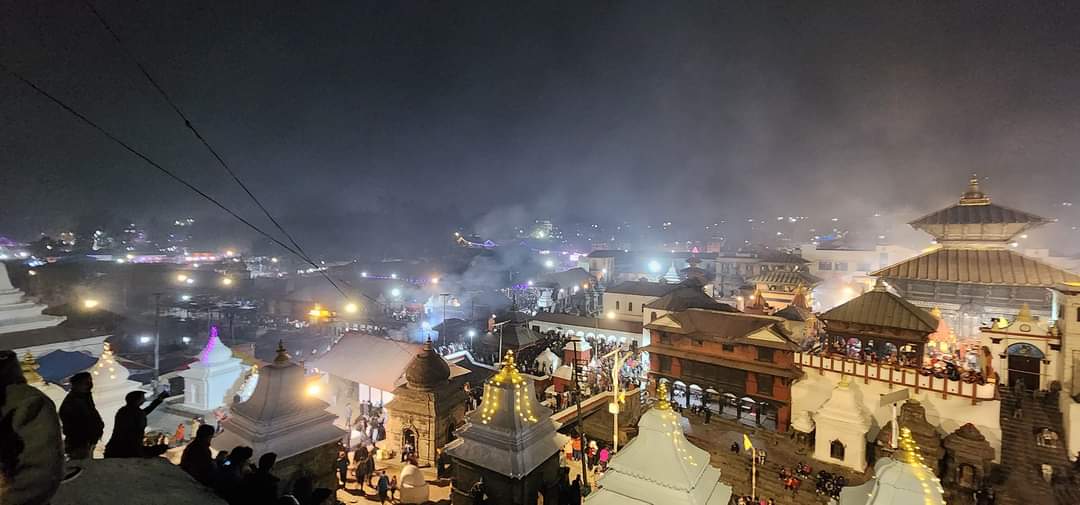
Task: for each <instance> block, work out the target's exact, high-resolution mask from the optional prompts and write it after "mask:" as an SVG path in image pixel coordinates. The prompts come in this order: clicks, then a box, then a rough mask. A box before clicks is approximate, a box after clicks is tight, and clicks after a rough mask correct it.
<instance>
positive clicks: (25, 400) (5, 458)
mask: <svg viewBox="0 0 1080 505" xmlns="http://www.w3.org/2000/svg"><path fill="white" fill-rule="evenodd" d="M2 266H3V265H2V264H0V267H2ZM2 273H3V270H2V269H0V274H2ZM63 473H64V448H63V442H62V441H61V439H60V419H59V418H58V417H57V416H56V404H54V403H53V402H52V400H50V399H49V397H48V396H45V393H42V392H41V391H40V390H38V389H37V388H35V387H34V386H31V385H29V384H27V383H26V379H25V378H24V377H23V373H22V367H21V366H20V363H19V360H18V358H16V356H15V353H14V352H11V351H0V503H2V504H5V505H6V504H8V503H13V504H14V503H18V504H20V505H44V504H46V503H48V502H49V500H50V499H51V498H52V496H53V495H54V494H56V490H57V489H58V488H59V487H60V479H61V478H62V477H63Z"/></svg>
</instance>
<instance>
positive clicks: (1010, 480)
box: [998, 388, 1078, 505]
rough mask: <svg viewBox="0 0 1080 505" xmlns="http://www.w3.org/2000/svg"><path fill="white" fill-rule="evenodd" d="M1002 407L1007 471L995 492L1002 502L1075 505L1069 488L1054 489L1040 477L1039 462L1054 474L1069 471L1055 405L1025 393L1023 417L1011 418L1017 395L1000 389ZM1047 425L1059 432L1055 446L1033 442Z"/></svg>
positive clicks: (1006, 504)
mask: <svg viewBox="0 0 1080 505" xmlns="http://www.w3.org/2000/svg"><path fill="white" fill-rule="evenodd" d="M1000 394H1001V396H1002V408H1001V415H1000V421H1001V466H1002V467H1003V468H1004V469H1005V470H1006V471H1007V472H1008V475H1007V477H1006V480H1005V484H1004V485H1003V486H1002V488H1001V490H1000V491H1001V492H1000V493H999V495H998V503H1001V504H1003V505H1032V504H1034V503H1038V504H1040V505H1042V504H1054V503H1059V504H1062V505H1065V504H1069V505H1075V504H1076V503H1078V502H1077V501H1075V499H1074V498H1071V497H1070V496H1069V492H1068V490H1063V491H1064V492H1062V491H1059V492H1057V493H1055V490H1054V489H1053V488H1052V487H1051V486H1050V484H1048V483H1047V482H1046V481H1045V480H1044V479H1043V477H1042V469H1041V465H1042V464H1049V465H1051V466H1052V467H1053V468H1054V473H1055V474H1061V475H1064V473H1063V472H1067V471H1068V464H1069V460H1068V455H1067V453H1066V450H1065V447H1064V440H1063V437H1064V433H1065V432H1064V429H1063V426H1062V421H1061V412H1060V411H1058V409H1057V406H1056V405H1052V404H1046V403H1043V402H1041V401H1037V400H1034V399H1032V398H1031V397H1028V396H1026V395H1025V397H1024V400H1023V403H1022V405H1023V407H1022V408H1023V410H1022V417H1021V418H1020V419H1014V418H1013V408H1014V405H1016V397H1015V396H1014V395H1013V393H1012V391H1011V390H1008V389H1005V388H1002V389H1001V390H1000ZM1042 427H1047V428H1049V429H1051V430H1053V431H1055V432H1056V433H1058V435H1059V437H1061V438H1059V440H1058V447H1054V448H1051V447H1042V446H1039V445H1038V444H1037V443H1036V437H1035V430H1036V429H1039V428H1042Z"/></svg>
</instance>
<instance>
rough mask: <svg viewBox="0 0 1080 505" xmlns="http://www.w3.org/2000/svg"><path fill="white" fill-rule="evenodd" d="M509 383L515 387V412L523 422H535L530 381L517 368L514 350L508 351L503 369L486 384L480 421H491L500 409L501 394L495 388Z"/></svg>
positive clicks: (485, 422) (484, 422) (486, 422)
mask: <svg viewBox="0 0 1080 505" xmlns="http://www.w3.org/2000/svg"><path fill="white" fill-rule="evenodd" d="M507 385H509V386H510V387H513V388H514V414H515V415H517V416H518V418H520V419H521V421H522V422H526V423H535V422H536V421H537V419H536V416H535V415H534V414H533V410H532V403H533V402H532V401H531V398H530V396H531V395H532V391H531V390H530V389H529V387H528V385H529V383H528V382H527V381H526V380H525V377H523V376H522V375H521V372H519V371H518V369H517V363H516V362H515V361H514V351H507V352H506V359H504V360H503V366H502V369H501V370H499V372H498V373H497V374H495V376H493V377H492V378H491V380H490V381H489V382H488V383H487V384H484V400H483V402H481V405H480V407H481V408H480V422H481V423H483V424H488V423H489V422H491V419H492V418H493V417H494V416H495V413H496V412H498V411H499V395H498V394H496V392H495V388H496V387H504V386H507Z"/></svg>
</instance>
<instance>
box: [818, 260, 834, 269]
mask: <svg viewBox="0 0 1080 505" xmlns="http://www.w3.org/2000/svg"><path fill="white" fill-rule="evenodd" d="M817 268H818V270H832V262H831V261H824V260H822V261H819V262H818V265H817Z"/></svg>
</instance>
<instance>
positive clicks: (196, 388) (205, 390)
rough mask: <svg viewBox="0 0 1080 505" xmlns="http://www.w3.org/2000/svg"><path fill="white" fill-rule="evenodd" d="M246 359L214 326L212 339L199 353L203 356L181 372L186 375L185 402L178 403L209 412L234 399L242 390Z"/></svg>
mask: <svg viewBox="0 0 1080 505" xmlns="http://www.w3.org/2000/svg"><path fill="white" fill-rule="evenodd" d="M245 368H246V367H245V366H244V364H243V360H241V359H240V358H237V357H235V356H233V353H232V350H231V349H229V348H228V347H226V346H225V344H224V343H222V342H221V339H220V338H219V337H218V328H217V326H213V327H211V328H210V339H209V340H207V341H206V347H204V348H203V350H202V352H200V353H199V360H198V361H196V362H195V363H192V364H191V366H189V367H188V369H187V370H184V371H182V372H180V373H179V374H178V375H179V376H180V377H183V379H184V402H183V403H181V404H180V405H179V406H178V407H180V408H181V409H184V410H190V411H195V412H199V413H208V412H211V411H213V410H214V409H217V408H218V407H221V406H222V405H228V404H230V403H231V400H232V395H233V394H236V393H238V392H239V391H238V388H239V387H241V384H240V382H241V378H242V377H243V375H244V372H245Z"/></svg>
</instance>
